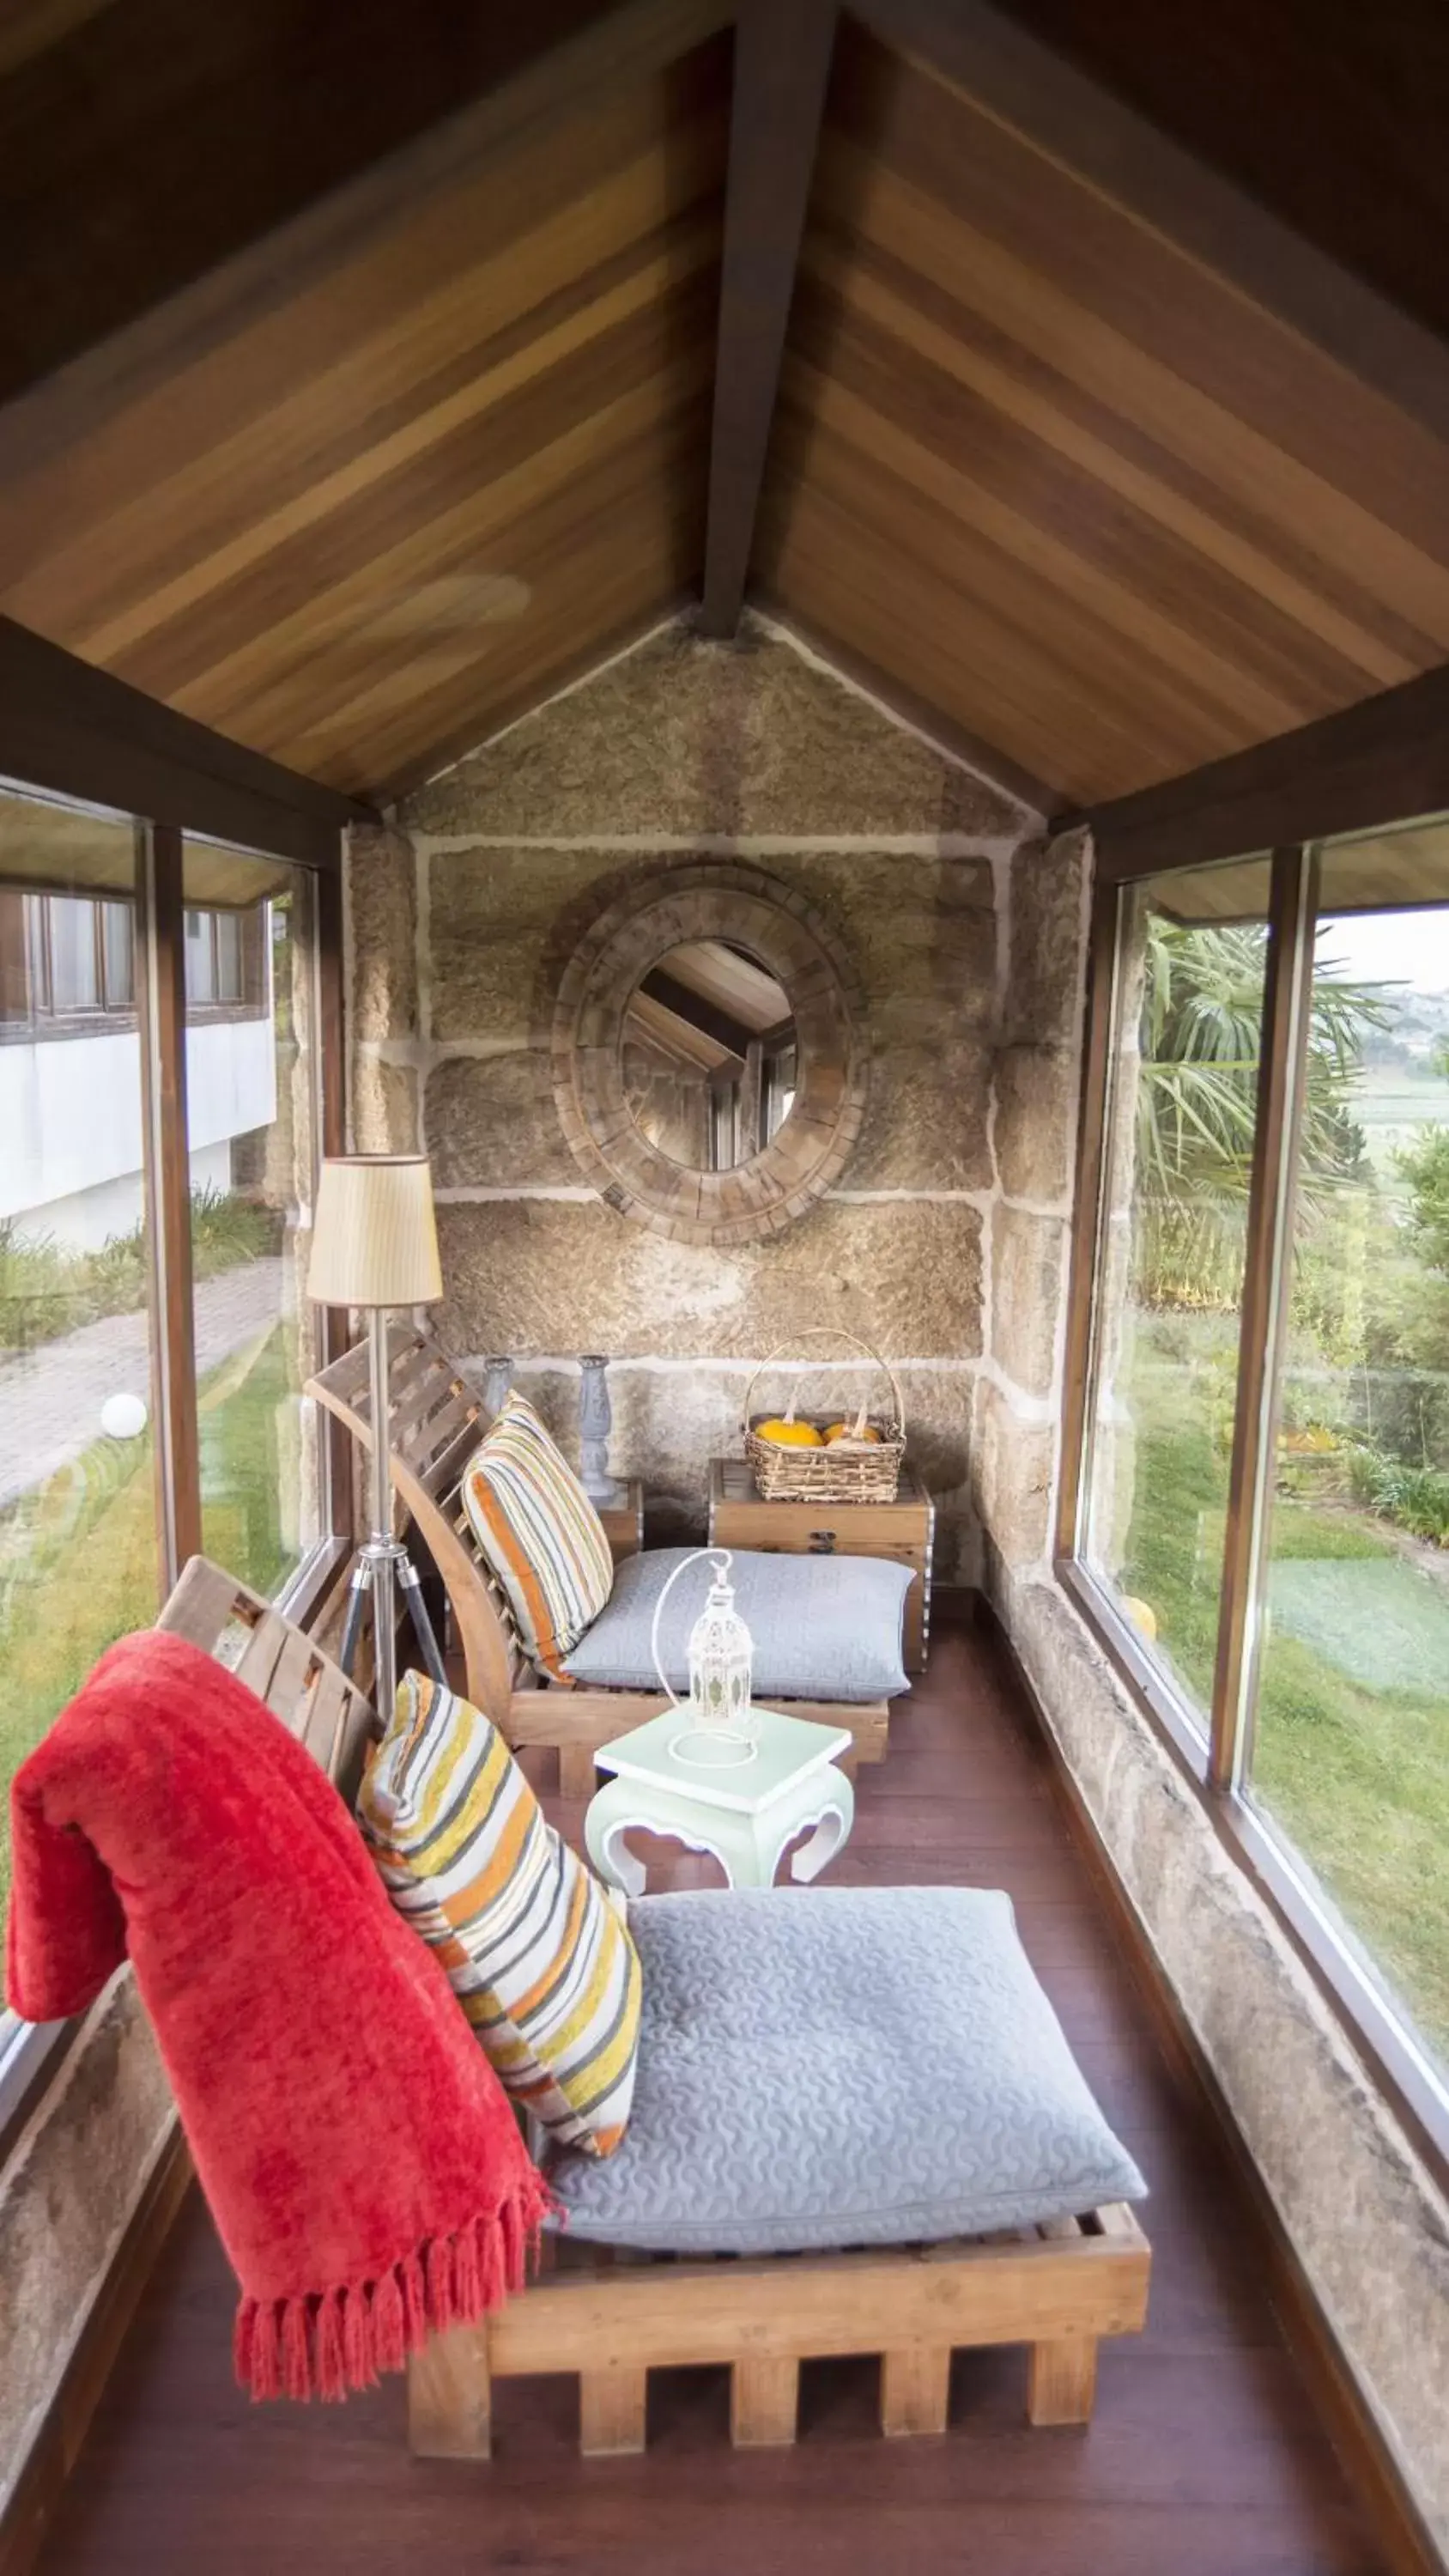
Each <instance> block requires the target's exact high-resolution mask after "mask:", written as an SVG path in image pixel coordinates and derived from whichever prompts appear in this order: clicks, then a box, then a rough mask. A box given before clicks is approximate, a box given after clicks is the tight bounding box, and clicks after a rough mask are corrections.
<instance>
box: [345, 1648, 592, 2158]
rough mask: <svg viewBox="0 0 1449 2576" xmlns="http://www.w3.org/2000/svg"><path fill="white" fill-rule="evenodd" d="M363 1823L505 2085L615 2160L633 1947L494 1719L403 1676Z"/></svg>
mask: <svg viewBox="0 0 1449 2576" xmlns="http://www.w3.org/2000/svg"><path fill="white" fill-rule="evenodd" d="M358 1819H359V1822H360V1823H361V1826H362V1830H363V1833H364V1835H365V1836H366V1838H367V1842H368V1845H369V1847H370V1849H371V1852H372V1856H373V1859H374V1861H375V1863H376V1865H377V1868H378V1871H379V1874H380V1876H381V1878H382V1881H383V1885H384V1886H385V1887H386V1889H387V1892H388V1894H389V1896H390V1897H391V1898H392V1901H393V1903H394V1905H395V1906H396V1907H397V1910H398V1912H399V1913H400V1914H401V1915H402V1916H403V1918H404V1920H405V1921H406V1922H408V1923H411V1924H412V1926H413V1929H414V1930H415V1931H417V1932H420V1933H421V1935H422V1937H423V1939H424V1940H425V1941H426V1942H427V1943H428V1944H429V1946H430V1947H431V1948H432V1949H434V1950H436V1951H437V1953H438V1956H439V1958H440V1959H441V1960H442V1963H443V1966H444V1967H445V1968H446V1970H447V1972H448V1977H449V1980H450V1982H451V1984H452V1988H453V1992H454V1994H455V1995H456V1996H457V1998H458V2001H459V2002H460V2004H461V2005H462V2007H463V2010H464V2012H465V2013H466V2014H467V2016H468V2019H469V2021H470V2022H471V2023H472V2025H473V2028H474V2031H475V2032H476V2034H477V2036H478V2039H479V2040H480V2041H481V2043H482V2045H483V2047H484V2049H485V2050H486V2052H487V2054H488V2056H489V2058H490V2059H491V2061H492V2063H493V2065H494V2067H495V2068H496V2070H497V2072H498V2074H499V2076H500V2077H501V2078H502V2080H503V2082H504V2084H505V2085H506V2086H507V2088H508V2090H509V2092H510V2093H512V2094H514V2095H515V2096H516V2098H517V2099H518V2100H519V2101H520V2102H522V2103H523V2104H524V2105H525V2106H526V2107H527V2109H528V2110H530V2111H531V2112H532V2113H533V2114H534V2116H535V2117H536V2118H537V2119H539V2120H541V2121H542V2122H543V2125H544V2127H545V2128H546V2129H548V2130H549V2132H550V2134H551V2135H552V2136H553V2137H554V2138H556V2139H557V2140H558V2141H559V2143H560V2144H561V2145H563V2146H570V2147H580V2148H582V2149H583V2151H584V2153H585V2154H586V2155H593V2156H607V2155H612V2154H613V2151H614V2149H615V2147H617V2145H618V2144H619V2141H620V2139H621V2138H622V2137H623V2134H624V2127H625V2123H626V2122H627V2120H628V2117H629V2104H630V2101H631V2098H632V2096H633V2091H634V2060H635V2056H636V2054H637V2051H638V2046H639V2000H640V1977H639V1956H638V1952H637V1951H636V1950H635V1947H634V1944H633V1941H632V1940H631V1939H630V1936H629V1931H628V1927H627V1925H626V1924H625V1923H624V1921H623V1919H622V1916H621V1914H620V1913H619V1912H617V1911H616V1910H615V1907H614V1905H613V1903H612V1902H611V1900H610V1897H609V1895H608V1894H607V1892H606V1890H605V1889H604V1888H603V1887H602V1886H601V1884H600V1882H599V1881H598V1879H596V1878H595V1877H594V1875H593V1873H592V1871H591V1870H589V1869H588V1868H587V1867H586V1866H585V1864H584V1863H583V1861H581V1860H580V1859H579V1857H578V1854H577V1853H576V1852H573V1851H571V1850H570V1849H569V1846H568V1844H567V1843H565V1842H563V1841H561V1840H560V1838H559V1836H558V1835H557V1834H556V1833H555V1832H554V1829H553V1827H552V1825H550V1824H548V1823H546V1822H545V1820H544V1816H543V1813H542V1810H541V1809H540V1807H539V1804H538V1800H537V1799H536V1798H535V1796H534V1794H533V1791H532V1790H531V1789H530V1787H529V1785H528V1782H527V1781H526V1780H525V1778H524V1776H523V1773H522V1772H521V1771H520V1770H519V1767H518V1765H517V1763H516V1762H515V1761H514V1759H513V1756H512V1754H511V1753H510V1752H509V1749H508V1747H507V1745H506V1744H505V1743H504V1741H503V1738H502V1736H501V1735H500V1734H499V1732H498V1730H497V1728H496V1727H495V1726H493V1725H492V1724H491V1723H490V1721H489V1720H488V1719H487V1718H486V1717H484V1716H482V1715H481V1714H480V1712H479V1711H478V1710H477V1709H476V1708H471V1707H470V1706H469V1704H468V1702H467V1700H465V1699H459V1698H458V1697H457V1696H456V1695H455V1694H454V1693H453V1692H452V1691H450V1690H445V1689H444V1688H443V1687H442V1686H441V1684H439V1683H437V1682H433V1681H429V1680H425V1679H424V1677H423V1676H422V1674H420V1673H406V1674H405V1675H404V1676H403V1680H402V1684H401V1686H400V1688H399V1690H398V1695H397V1707H396V1711H395V1713H394V1716H393V1720H392V1724H391V1725H390V1726H389V1728H388V1730H387V1732H386V1734H385V1735H384V1737H383V1739H382V1742H381V1743H380V1744H379V1746H378V1747H377V1750H376V1752H375V1753H374V1755H373V1757H372V1760H371V1762H370V1763H369V1765H368V1770H367V1777H366V1779H365V1781H364V1783H363V1788H362V1795H361V1797H360V1799H359V1800H358Z"/></svg>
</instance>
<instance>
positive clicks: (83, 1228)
mask: <svg viewBox="0 0 1449 2576" xmlns="http://www.w3.org/2000/svg"><path fill="white" fill-rule="evenodd" d="M186 1096H187V1117H188V1125H189V1129H190V1135H191V1186H192V1188H193V1190H200V1189H203V1188H207V1187H210V1188H212V1189H218V1190H225V1189H229V1188H230V1186H231V1140H232V1139H233V1137H237V1136H245V1135H249V1134H250V1133H251V1131H252V1130H253V1129H254V1128H258V1127H269V1126H270V1125H271V1123H272V1121H273V1119H274V1118H275V1116H276V1111H277V1050H276V1035H275V1030H274V1027H273V1021H272V1014H271V1012H270V1010H267V1011H264V1012H262V1013H259V1014H253V1015H251V1016H248V1017H245V1018H234V1019H218V1020H204V1021H202V1022H200V1023H199V1024H198V1025H197V1026H195V1027H193V1028H189V1029H188V1030H187V1033H186ZM141 1215H142V1190H141V1051H140V1039H139V1037H138V1036H137V1034H136V1031H135V1030H134V1029H118V1030H108V1031H104V1032H98V1033H97V1034H96V1035H95V1036H94V1037H48V1036H37V1037H35V1038H34V1039H25V1040H16V1039H12V1040H10V1041H9V1042H8V1043H6V1044H4V1045H0V1219H4V1218H7V1217H9V1218H13V1219H15V1220H16V1221H17V1223H18V1225H19V1228H20V1230H21V1232H22V1233H23V1234H24V1235H27V1236H30V1237H41V1236H46V1235H48V1236H50V1237H51V1238H52V1239H53V1240H54V1241H55V1242H56V1243H58V1244H62V1245H64V1246H65V1247H66V1249H67V1250H70V1251H76V1252H94V1251H98V1250H99V1249H100V1247H101V1245H102V1244H104V1243H106V1242H108V1241H109V1240H110V1238H111V1237H112V1236H113V1235H118V1234H127V1233H129V1232H130V1231H131V1229H132V1228H133V1227H134V1226H135V1225H136V1224H138V1223H139V1221H140V1218H141Z"/></svg>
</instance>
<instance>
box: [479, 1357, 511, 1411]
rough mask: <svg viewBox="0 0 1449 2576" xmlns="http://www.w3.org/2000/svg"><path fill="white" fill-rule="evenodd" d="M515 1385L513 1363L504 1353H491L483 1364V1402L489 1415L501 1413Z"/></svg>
mask: <svg viewBox="0 0 1449 2576" xmlns="http://www.w3.org/2000/svg"><path fill="white" fill-rule="evenodd" d="M512 1384H513V1362H512V1359H511V1358H510V1357H509V1356H508V1354H507V1353H506V1352H504V1351H494V1352H491V1353H490V1355H489V1357H488V1358H487V1359H486V1360H485V1361H484V1363H483V1402H484V1405H485V1406H486V1408H487V1410H488V1412H489V1413H501V1412H502V1410H503V1407H504V1405H505V1403H506V1402H507V1398H508V1390H509V1388H510V1387H511V1386H512Z"/></svg>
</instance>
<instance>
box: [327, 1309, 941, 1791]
mask: <svg viewBox="0 0 1449 2576" xmlns="http://www.w3.org/2000/svg"><path fill="white" fill-rule="evenodd" d="M388 1353H389V1381H388V1393H389V1398H390V1403H391V1421H390V1423H389V1436H390V1439H391V1444H392V1481H393V1490H394V1492H395V1493H396V1495H397V1498H398V1500H399V1502H400V1503H401V1505H402V1507H403V1509H404V1510H405V1511H406V1512H407V1514H408V1515H409V1517H410V1518H411V1520H412V1522H413V1525H414V1527H415V1528H416V1530H417V1532H418V1535H419V1537H420V1538H421V1540H422V1543H423V1545H424V1547H425V1548H426V1549H427V1551H428V1553H429V1555H430V1556H431V1558H432V1560H433V1563H434V1565H435V1566H436V1567H437V1570H438V1573H439V1575H440V1576H441V1578H442V1582H443V1585H444V1588H445V1590H446V1592H447V1595H448V1600H449V1603H450V1605H451V1608H452V1613H453V1619H454V1623H455V1626H456V1630H457V1637H458V1643H459V1644H460V1646H461V1647H462V1650H463V1663H464V1670H465V1673H466V1677H467V1678H466V1688H467V1693H468V1697H469V1698H470V1700H471V1701H472V1702H473V1705H474V1707H475V1708H480V1709H481V1710H482V1711H483V1714H484V1716H485V1717H488V1718H491V1719H492V1721H493V1724H494V1725H495V1726H496V1727H497V1728H498V1729H499V1730H500V1732H501V1733H502V1734H503V1735H504V1736H505V1737H506V1739H507V1741H508V1742H509V1743H510V1744H511V1745H514V1746H515V1747H519V1746H523V1745H550V1746H553V1747H554V1748H556V1750H557V1752H558V1757H559V1786H560V1788H561V1790H562V1792H563V1794H564V1796H565V1797H575V1798H578V1797H583V1798H586V1797H588V1796H589V1795H590V1794H591V1792H592V1790H593V1786H594V1754H595V1751H596V1750H597V1748H598V1746H599V1745H601V1744H608V1743H610V1742H611V1741H612V1740H613V1738H614V1737H615V1736H616V1735H626V1734H627V1733H628V1731H629V1729H630V1727H632V1726H641V1725H642V1724H643V1723H644V1720H645V1719H646V1718H650V1717H657V1716H658V1715H659V1713H660V1711H661V1709H662V1708H663V1707H664V1705H665V1703H664V1701H663V1699H662V1698H660V1697H659V1696H657V1695H656V1694H653V1693H646V1692H641V1691H625V1690H584V1689H578V1688H574V1689H568V1688H561V1689H551V1688H549V1687H547V1686H546V1685H541V1684H539V1683H538V1682H537V1681H536V1680H535V1679H534V1677H533V1675H532V1674H531V1672H529V1670H528V1667H527V1666H526V1664H525V1660H524V1657H523V1655H522V1653H521V1651H520V1649H519V1645H518V1639H517V1634H516V1631H515V1629H514V1626H513V1620H512V1616H511V1614H510V1612H509V1610H508V1607H507V1604H506V1603H505V1601H504V1600H503V1597H502V1595H501V1594H500V1592H499V1591H498V1588H497V1586H496V1585H495V1584H494V1582H493V1579H492V1577H491V1575H490V1573H489V1570H488V1567H487V1565H486V1563H485V1562H484V1560H483V1557H482V1555H481V1554H480V1551H479V1548H478V1544H477V1541H476V1539H475V1538H474V1536H473V1532H472V1530H471V1528H470V1526H469V1523H468V1519H467V1515H466V1514H465V1512H464V1510H463V1506H462V1502H461V1500H460V1497H459V1486H460V1484H461V1481H462V1477H463V1473H464V1470H465V1469H466V1467H467V1466H468V1463H469V1460H470V1459H471V1458H472V1456H473V1452H474V1451H475V1449H476V1448H477V1446H478V1443H479V1441H480V1440H481V1439H482V1437H483V1434H484V1432H485V1431H486V1430H487V1428H488V1423H489V1420H490V1416H489V1414H488V1412H487V1409H486V1407H485V1406H484V1404H483V1402H482V1399H481V1397H480V1396H479V1394H478V1393H477V1390H476V1389H475V1388H474V1387H472V1386H470V1385H469V1383H468V1380H467V1379H466V1377H464V1376H463V1375H462V1373H461V1372H460V1371H459V1369H458V1368H457V1367H456V1366H455V1364H454V1362H453V1361H452V1360H451V1359H450V1358H449V1357H448V1354H447V1352H446V1351H444V1350H443V1349H442V1348H441V1347H440V1345H439V1344H438V1343H437V1342H435V1341H433V1340H432V1339H431V1337H430V1336H429V1335H427V1334H425V1333H418V1332H414V1331H412V1330H411V1329H410V1328H409V1327H407V1326H394V1328H393V1329H392V1331H391V1332H390V1333H389V1336H388ZM306 1392H307V1393H308V1394H309V1395H312V1396H315V1397H316V1399H317V1401H318V1403H319V1404H322V1405H325V1407H326V1409H327V1411H328V1412H329V1413H331V1414H332V1415H333V1416H334V1417H335V1419H336V1420H337V1421H339V1422H341V1423H343V1424H344V1425H345V1426H346V1428H347V1430H349V1431H350V1432H351V1433H352V1435H353V1437H354V1439H356V1440H358V1441H360V1442H361V1443H362V1445H363V1447H364V1448H366V1449H370V1448H371V1446H372V1419H371V1406H370V1403H369V1396H368V1361H367V1345H366V1344H365V1343H362V1342H360V1343H358V1344H357V1346H356V1348H355V1349H353V1350H350V1351H345V1352H344V1353H343V1355H342V1357H341V1359H339V1360H334V1361H333V1362H332V1365H331V1366H330V1368H326V1369H323V1370H321V1371H320V1373H319V1374H318V1375H317V1376H316V1377H313V1378H309V1379H308V1381H307V1387H306ZM789 1706H790V1707H791V1709H792V1711H793V1713H794V1714H795V1715H796V1716H797V1717H805V1718H818V1720H819V1721H820V1723H821V1724H822V1725H824V1726H842V1727H846V1728H848V1729H849V1732H850V1734H851V1736H852V1737H853V1738H854V1750H853V1755H851V1756H847V1762H849V1761H850V1760H852V1759H853V1760H855V1761H859V1762H879V1761H882V1760H883V1759H884V1756H885V1750H886V1737H887V1728H888V1724H889V1715H890V1712H889V1708H888V1706H887V1703H886V1702H885V1701H884V1700H872V1701H869V1702H866V1703H865V1704H861V1703H858V1702H839V1701H830V1700H794V1701H791V1702H790V1703H789Z"/></svg>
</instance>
